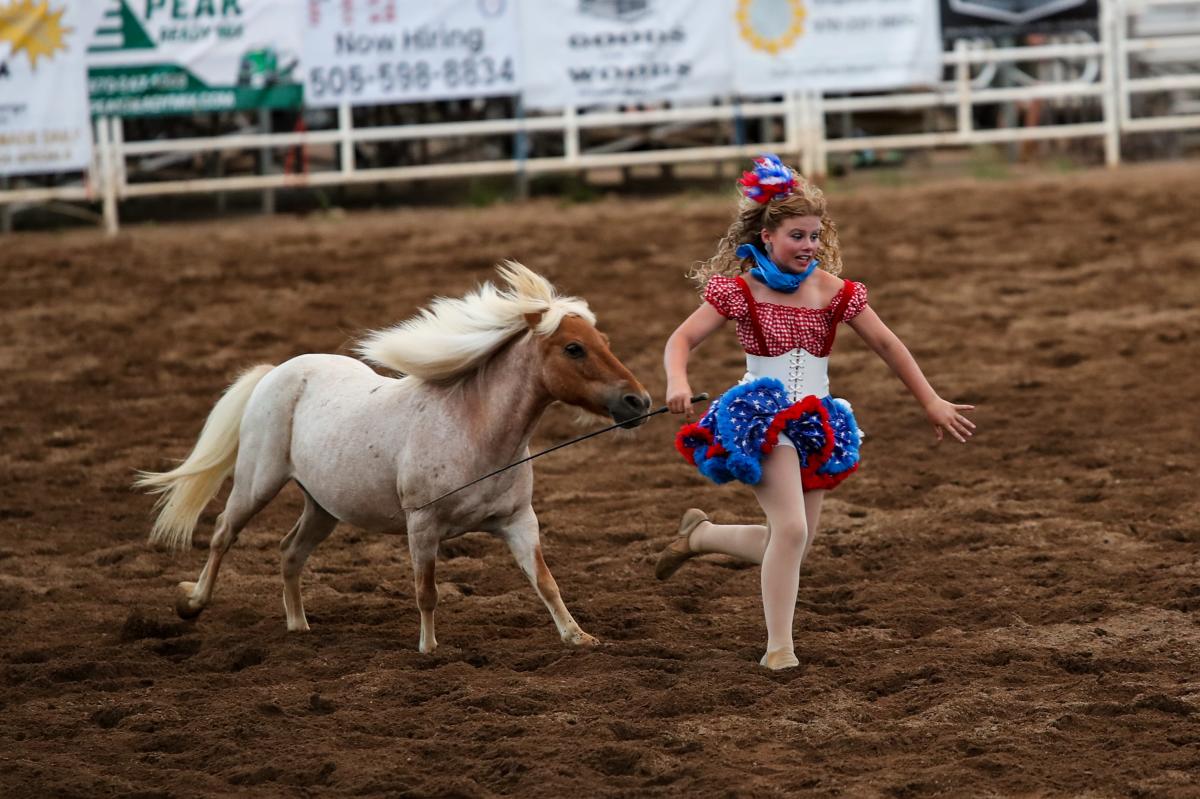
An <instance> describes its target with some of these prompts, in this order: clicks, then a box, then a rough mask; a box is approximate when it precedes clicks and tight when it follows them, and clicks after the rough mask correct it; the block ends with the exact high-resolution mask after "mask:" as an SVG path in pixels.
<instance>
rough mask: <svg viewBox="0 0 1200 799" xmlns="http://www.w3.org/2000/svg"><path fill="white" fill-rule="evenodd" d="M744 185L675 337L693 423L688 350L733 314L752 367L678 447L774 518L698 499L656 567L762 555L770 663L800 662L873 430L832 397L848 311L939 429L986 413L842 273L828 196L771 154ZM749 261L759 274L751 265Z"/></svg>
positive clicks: (669, 365)
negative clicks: (843, 500)
mask: <svg viewBox="0 0 1200 799" xmlns="http://www.w3.org/2000/svg"><path fill="white" fill-rule="evenodd" d="M754 163H755V166H754V169H753V170H752V171H750V172H746V173H744V174H743V175H742V177H741V179H740V180H739V181H738V183H739V184H740V186H741V189H742V194H743V198H742V200H741V203H740V207H739V210H738V215H737V218H736V219H735V220H734V222H733V224H732V225H731V226H730V228H729V232H728V233H726V234H725V238H723V239H722V240H721V241H720V243H719V244H718V245H717V252H716V254H715V255H714V256H713V257H712V258H711V259H709V260H708V261H706V262H705V263H703V264H700V265H699V266H698V268H696V269H695V270H693V272H692V274H691V277H693V278H695V279H696V280H697V282H699V283H701V284H703V285H704V300H705V301H704V303H703V304H702V305H701V306H700V307H699V308H698V309H697V310H696V312H695V313H693V314H692V315H691V316H689V317H688V318H687V319H686V320H684V322H683V324H681V325H680V326H679V327H678V328H676V330H675V332H674V333H672V334H671V337H670V338H669V339H668V340H667V346H666V351H665V353H664V357H663V360H664V363H665V365H666V370H667V405H668V406H669V407H670V409H671V411H672V412H673V413H682V414H686V418H687V420H688V421H689V422H690V421H691V418H692V405H691V401H690V398H691V396H692V388H691V386H690V385H688V377H687V364H688V355H689V353H690V352H691V351H692V350H693V349H695V348H696V347H697V346H698V345H699V344H700V342H702V341H704V340H705V339H706V338H708V337H709V336H710V335H712V333H713V332H715V331H716V330H717V328H719V327H721V326H722V325H723V324H724V323H725V321H726V320H727V319H734V320H736V321H737V336H738V340H739V341H740V342H741V344H742V347H743V349H745V351H746V375H745V377H743V378H742V380H741V382H739V383H738V384H737V385H736V386H734V387H733V388H731V389H730V390H729V391H727V392H725V394H723V395H722V396H720V397H718V398H717V399H716V400H715V401H714V402H713V403H712V404H711V405H710V407H709V409H708V411H707V413H705V414H704V416H703V418H701V419H700V421H699V422H698V423H696V424H687V425H685V426H684V427H683V429H681V430H680V431H679V435H678V438H677V440H676V446H677V448H678V449H679V451H680V452H681V453H682V454H683V456H684V457H685V458H686V459H687V460H688V461H689V462H690V463H692V464H693V465H694V466H696V467H697V468H698V469H699V470H700V473H701V474H703V475H704V476H705V477H707V478H709V479H710V480H712V481H713V482H715V483H724V482H728V481H729V480H738V481H741V482H743V483H746V484H747V485H749V486H751V487H752V488H753V490H754V495H755V497H756V498H757V499H758V503H759V505H761V506H762V509H763V511H764V512H765V513H766V516H767V525H766V526H762V525H751V524H747V525H731V524H722V525H718V524H713V523H711V522H710V521H709V520H708V517H707V516H706V515H705V514H704V512H703V511H701V510H699V509H696V508H691V509H689V510H688V511H687V512H686V513H684V515H683V519H682V520H681V521H680V523H679V534H678V537H677V538H676V539H675V540H674V541H672V542H671V544H670V545H668V546H667V548H666V549H665V550H663V553H662V555H661V556H660V557H659V560H658V565H657V567H656V568H655V574H656V576H657V577H658V578H659V579H660V580H665V579H667V578H668V577H670V576H671V575H672V574H674V573H675V571H676V570H677V569H678V568H679V567H680V566H682V565H683V563H684V562H685V561H687V560H688V559H689V558H691V557H693V556H694V555H698V554H701V553H705V552H716V553H721V554H724V555H731V556H733V557H735V558H740V559H742V560H747V561H751V562H753V563H759V564H761V565H762V575H761V579H762V598H763V612H764V614H765V615H766V621H767V651H766V654H765V655H763V658H762V660H761V663H762V665H764V666H766V667H767V668H769V669H785V668H790V667H792V666H796V665H799V661H798V660H797V659H796V655H795V651H794V645H793V642H792V617H793V614H794V612H795V608H796V593H797V590H798V588H799V580H800V564H801V563H802V562H803V560H804V556H805V555H806V554H807V553H808V549H809V547H811V546H812V540H813V537H814V536H815V535H816V532H817V528H818V523H819V519H820V515H821V500H822V498H823V497H824V495H825V491H827V490H829V489H831V488H833V487H834V486H836V485H837V484H838V483H840V482H841V481H842V480H845V479H846V478H847V477H848V476H849V475H850V473H851V472H853V471H854V470H855V469H856V468H857V467H858V446H859V442H860V440H861V437H862V432H861V431H860V430H859V429H858V425H857V423H856V422H855V420H854V414H853V413H852V411H851V408H850V403H848V402H846V401H845V400H843V399H834V398H832V397H830V395H829V377H828V372H827V367H828V362H829V352H830V349H831V348H832V347H833V338H834V334H835V333H836V332H837V327H838V325H839V324H840V323H842V322H845V323H847V324H848V325H850V327H851V328H853V330H854V332H856V333H858V335H859V336H861V337H862V339H863V341H865V342H866V343H867V346H869V347H870V348H871V349H872V350H874V351H875V353H876V354H878V355H879V357H880V358H882V359H883V361H884V363H886V364H887V365H888V366H889V367H890V368H891V370H892V371H893V372H895V374H896V376H897V377H899V378H900V380H901V381H902V382H903V383H904V385H905V386H907V387H908V390H909V391H911V392H912V395H913V397H915V398H916V400H917V402H919V403H920V404H921V407H922V408H923V409H924V410H925V415H926V416H927V417H928V419H929V422H930V423H931V424H932V425H933V429H934V432H935V434H936V437H937V440H938V441H941V439H942V432H943V431H946V432H948V433H949V434H950V435H952V436H954V437H955V438H956V439H958V440H959V441H961V442H963V443H966V440H967V438H969V437H970V436H971V432H972V430H973V429H974V428H975V425H974V424H973V423H972V422H971V421H970V420H968V419H967V418H966V417H964V416H963V415H962V413H961V412H962V411H966V410H971V409H973V407H974V406H971V405H956V404H954V403H951V402H947V401H946V400H944V399H942V398H941V397H939V396H938V395H937V393H936V392H935V391H934V390H933V388H932V387H931V386H930V385H929V381H928V380H926V379H925V375H924V374H922V373H921V369H920V367H918V366H917V363H916V361H915V360H913V357H912V355H911V354H910V353H909V351H908V349H907V348H906V347H905V346H904V344H903V343H902V342H901V341H900V339H899V338H897V337H896V334H894V333H893V332H892V331H891V330H889V329H888V327H887V326H886V325H885V324H884V323H883V322H882V321H881V320H880V319H879V317H878V316H876V315H875V312H874V311H873V310H872V309H871V307H870V306H869V305H867V289H866V287H865V286H863V284H861V283H855V282H852V281H848V280H841V279H839V278H838V277H837V275H838V274H839V273H840V272H841V270H842V258H841V249H840V247H839V245H838V236H837V228H835V227H834V224H833V221H832V220H831V219H830V218H829V215H828V214H827V212H826V208H825V197H824V195H823V194H822V193H821V190H820V189H818V188H817V187H815V186H813V185H811V184H809V183H806V182H804V181H802V180H801V179H800V177H799V176H798V175H797V174H796V173H795V172H794V171H793V170H792V169H790V168H788V167H787V166H784V164H783V163H782V162H780V160H779V159H778V158H776V157H775V156H773V155H767V156H763V157H762V158H758V159H756V160H755V162H754ZM747 272H748V273H749V274H748V276H747Z"/></svg>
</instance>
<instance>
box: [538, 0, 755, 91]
mask: <svg viewBox="0 0 1200 799" xmlns="http://www.w3.org/2000/svg"><path fill="white" fill-rule="evenodd" d="M724 3H725V0H721V1H720V2H713V0H539V2H537V3H528V4H524V5H522V6H521V21H520V22H521V52H522V55H523V56H524V70H525V71H524V75H525V102H526V104H527V105H529V106H530V107H534V108H561V107H564V106H567V105H576V106H585V105H618V104H629V103H638V102H654V101H661V100H687V99H694V98H706V97H712V96H714V95H719V94H728V93H729V92H730V91H731V90H732V88H733V87H732V83H731V81H730V75H731V73H730V69H731V62H730V54H729V35H728V30H727V26H728V18H727V15H726V14H724V13H723V11H722V8H723V6H724Z"/></svg>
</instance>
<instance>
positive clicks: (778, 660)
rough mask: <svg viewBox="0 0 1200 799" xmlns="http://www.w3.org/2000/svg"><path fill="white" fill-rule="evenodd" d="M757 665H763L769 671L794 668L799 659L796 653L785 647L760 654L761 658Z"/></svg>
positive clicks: (798, 663)
mask: <svg viewBox="0 0 1200 799" xmlns="http://www.w3.org/2000/svg"><path fill="white" fill-rule="evenodd" d="M758 665H760V666H765V667H766V668H768V669H770V670H771V671H780V670H781V669H794V668H796V667H797V666H799V665H800V659H799V658H797V657H796V653H795V652H792V651H790V650H787V649H777V650H775V651H774V652H768V653H767V654H765V655H763V656H762V660H760V661H758Z"/></svg>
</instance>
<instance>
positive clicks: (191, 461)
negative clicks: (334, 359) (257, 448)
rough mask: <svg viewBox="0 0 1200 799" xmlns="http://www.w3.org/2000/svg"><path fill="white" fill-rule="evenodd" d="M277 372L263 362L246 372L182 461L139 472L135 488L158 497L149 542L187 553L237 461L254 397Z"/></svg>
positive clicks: (213, 410) (213, 413)
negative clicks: (202, 517)
mask: <svg viewBox="0 0 1200 799" xmlns="http://www.w3.org/2000/svg"><path fill="white" fill-rule="evenodd" d="M274 368H275V367H274V366H271V365H270V364H262V365H260V366H255V367H253V368H251V369H248V370H247V371H246V372H244V373H243V374H242V375H241V376H240V377H238V379H237V380H235V381H234V383H233V385H231V386H230V387H229V388H228V389H226V391H225V396H223V397H221V399H220V400H218V401H217V404H216V405H215V406H214V407H213V409H212V411H211V412H210V413H209V414H208V420H207V421H205V423H204V429H203V430H201V431H200V438H199V439H197V440H196V446H195V447H193V448H192V452H191V454H190V455H188V456H187V459H186V460H184V462H183V463H181V464H179V465H178V466H176V467H175V468H174V469H172V470H171V471H169V472H138V477H137V480H136V481H135V482H134V484H133V485H134V487H135V488H142V489H146V490H147V491H149V492H150V493H152V494H159V495H160V496H159V498H158V501H157V502H156V503H155V504H154V507H155V509H157V510H158V511H159V514H158V519H156V520H155V522H154V529H152V530H151V531H150V543H152V544H161V545H165V546H166V548H167V549H187V548H189V547H190V546H191V545H192V531H193V530H195V529H196V522H197V521H198V520H199V518H200V512H201V511H202V510H204V506H205V505H207V504H208V501H209V500H211V499H212V498H213V497H214V496H216V494H217V492H218V491H220V490H221V484H222V483H224V482H225V478H227V477H229V475H230V474H231V473H232V472H233V467H234V465H235V464H236V463H237V451H238V435H239V433H240V431H241V426H242V413H243V412H244V411H245V410H246V404H247V403H248V402H249V401H250V395H251V394H252V393H253V392H254V387H255V386H257V385H258V383H259V381H260V380H262V379H263V378H264V377H266V375H267V372H269V371H271V370H272V369H274Z"/></svg>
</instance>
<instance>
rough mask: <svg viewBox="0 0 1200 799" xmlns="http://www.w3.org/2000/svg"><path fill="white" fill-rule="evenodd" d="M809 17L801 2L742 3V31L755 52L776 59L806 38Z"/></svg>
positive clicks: (767, 0) (756, 0) (743, 0)
mask: <svg viewBox="0 0 1200 799" xmlns="http://www.w3.org/2000/svg"><path fill="white" fill-rule="evenodd" d="M805 13H806V12H805V11H804V3H803V2H801V0H738V5H737V21H738V30H739V32H740V33H741V35H742V38H743V39H745V40H746V42H747V43H749V45H750V46H751V47H753V48H754V49H755V50H762V51H763V52H766V53H770V54H771V55H776V54H777V53H779V51H781V50H786V49H787V48H789V47H791V46H792V45H793V44H795V42H796V40H797V39H799V38H800V37H801V36H802V35H803V34H804V17H805Z"/></svg>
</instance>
